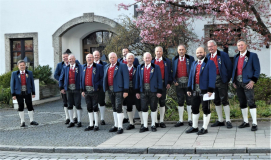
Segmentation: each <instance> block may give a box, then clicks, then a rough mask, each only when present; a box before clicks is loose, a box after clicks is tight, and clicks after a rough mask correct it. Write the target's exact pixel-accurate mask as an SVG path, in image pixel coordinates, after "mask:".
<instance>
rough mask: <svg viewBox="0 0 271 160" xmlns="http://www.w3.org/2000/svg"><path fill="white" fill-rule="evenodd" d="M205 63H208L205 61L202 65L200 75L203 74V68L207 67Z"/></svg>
mask: <svg viewBox="0 0 271 160" xmlns="http://www.w3.org/2000/svg"><path fill="white" fill-rule="evenodd" d="M205 65H206V63H205V62H204V61H203V62H202V64H201V67H200V73H199V74H200V75H201V74H202V72H203V69H204V68H205Z"/></svg>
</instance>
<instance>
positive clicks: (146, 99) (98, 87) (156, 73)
mask: <svg viewBox="0 0 271 160" xmlns="http://www.w3.org/2000/svg"><path fill="white" fill-rule="evenodd" d="M207 46H208V50H209V52H210V53H209V54H207V55H206V52H205V51H204V48H203V47H199V48H197V49H196V57H197V60H194V57H192V56H189V55H187V54H186V47H185V46H184V45H179V46H178V48H177V52H178V55H177V56H176V57H174V58H173V59H172V61H170V60H169V59H167V58H165V57H163V48H162V47H160V46H158V47H156V48H155V58H152V55H151V54H150V53H149V52H146V53H144V55H143V61H144V63H143V64H139V62H138V59H137V58H135V55H134V54H132V53H129V50H128V49H127V48H124V49H123V50H122V52H123V57H122V58H120V59H118V58H117V54H116V53H114V52H111V53H109V55H108V57H109V64H106V63H105V62H102V61H101V60H100V53H99V52H98V51H95V52H93V54H88V55H87V56H86V61H87V63H86V64H83V65H80V63H79V62H78V61H77V60H76V59H75V56H74V55H68V54H67V53H63V55H62V58H63V62H61V63H59V64H58V65H57V68H56V71H55V74H54V77H55V79H56V80H58V81H59V87H60V90H61V94H62V99H63V104H64V105H63V106H64V111H65V114H66V122H65V123H66V124H68V128H70V127H74V126H75V123H77V127H81V126H82V124H81V114H82V113H81V110H82V108H81V95H82V96H83V97H84V98H85V101H86V104H87V111H88V116H89V125H88V127H87V128H85V131H90V130H94V131H98V130H99V124H98V121H99V118H98V117H99V115H98V111H100V113H101V125H104V124H105V121H104V112H105V92H106V91H108V94H109V97H110V100H111V103H112V108H113V117H114V126H113V127H112V128H111V129H110V130H109V132H117V133H118V134H121V133H123V123H124V122H126V121H128V119H129V123H130V124H129V125H128V126H127V128H126V129H127V130H130V129H134V128H135V126H134V120H133V119H134V111H135V110H137V111H138V115H139V117H140V122H141V127H140V130H139V132H146V131H149V128H148V115H149V112H148V111H149V106H150V111H151V131H153V132H155V131H157V127H161V128H166V125H165V123H164V115H165V105H166V93H167V90H168V89H169V88H170V87H171V85H172V84H173V85H175V86H176V93H177V98H178V113H179V121H178V122H177V123H176V124H175V127H180V126H183V125H184V123H183V113H184V104H185V101H186V107H187V113H188V125H189V126H191V127H190V128H189V129H188V130H187V131H186V133H194V132H196V133H197V134H198V135H202V134H206V133H208V129H207V126H208V124H209V121H210V117H211V111H210V100H204V98H203V97H204V96H206V95H207V97H211V96H212V94H215V95H214V103H215V107H216V112H217V115H218V120H217V121H216V122H215V123H214V124H212V125H211V127H217V126H225V125H226V127H227V128H232V124H231V120H230V106H229V101H228V87H229V86H228V85H229V82H230V80H232V83H233V86H234V87H235V88H236V89H237V96H238V97H239V102H240V107H241V110H242V115H243V120H244V122H243V123H242V124H241V125H240V126H239V128H245V127H250V124H249V122H248V108H247V105H248V106H249V107H250V113H251V117H252V120H253V122H252V127H251V130H252V131H256V130H257V112H256V105H255V100H254V90H253V85H254V84H255V83H256V82H257V80H258V78H259V75H260V64H259V59H258V56H257V54H256V53H253V52H249V51H248V50H247V44H246V42H245V41H244V40H239V41H238V42H237V48H238V50H239V53H238V54H237V55H235V57H234V59H233V64H232V62H231V60H230V58H229V55H228V54H227V53H225V52H223V51H219V50H218V49H217V44H216V42H215V41H213V40H210V41H208V43H207ZM18 63H19V62H18ZM19 69H20V67H19ZM20 70H21V69H20ZM28 72H29V71H28ZM18 74H20V72H19V71H18V72H13V74H12V81H11V86H12V85H13V84H14V83H15V84H16V85H15V86H18V85H20V84H19V83H18V84H17V81H18V80H19V79H18V78H17V75H18ZM14 79H15V80H14ZM21 80H23V79H22V78H21ZM14 81H16V82H14ZM27 85H28V83H27ZM21 88H22V87H14V86H13V87H11V92H12V95H13V96H14V97H13V99H16V98H17V99H18V102H19V99H20V93H21V92H20V91H21ZM30 88H31V87H30ZM31 89H33V87H32V88H31ZM27 91H28V86H27ZM19 92H20V93H19ZM28 92H29V91H28ZM28 92H27V93H28ZM28 94H30V95H31V92H29V93H28ZM28 94H27V95H28ZM32 95H33V92H32ZM28 97H30V98H31V96H28ZM158 104H159V114H160V118H159V123H158V119H157V111H158ZM200 104H202V110H203V113H204V115H203V127H202V129H200V130H199V129H198V120H199V116H200V114H199V113H200V111H199V107H200ZM20 105H21V104H20V103H19V106H20ZM222 105H223V107H224V112H225V117H226V124H225V122H224V119H223V115H222ZM74 106H75V108H76V109H73V108H74ZM98 106H99V107H98ZM21 110H22V109H21V108H20V110H19V115H20V111H21ZM32 110H33V109H32ZM74 110H76V112H74ZM29 111H31V108H29ZM126 112H127V113H126ZM75 113H77V118H75V117H74V115H75ZM20 117H21V115H20ZM21 119H22V118H21ZM21 122H22V123H24V121H23V120H21ZM35 123H36V122H35Z"/></svg>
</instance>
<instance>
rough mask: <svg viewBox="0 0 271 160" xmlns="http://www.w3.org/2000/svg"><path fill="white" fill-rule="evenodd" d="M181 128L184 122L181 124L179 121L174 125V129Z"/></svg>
mask: <svg viewBox="0 0 271 160" xmlns="http://www.w3.org/2000/svg"><path fill="white" fill-rule="evenodd" d="M181 126H183V122H180V121H178V122H177V123H176V124H175V125H174V127H181Z"/></svg>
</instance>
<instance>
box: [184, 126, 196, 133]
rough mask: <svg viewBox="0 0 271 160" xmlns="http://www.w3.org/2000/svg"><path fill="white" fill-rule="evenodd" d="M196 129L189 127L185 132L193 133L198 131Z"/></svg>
mask: <svg viewBox="0 0 271 160" xmlns="http://www.w3.org/2000/svg"><path fill="white" fill-rule="evenodd" d="M198 131H199V129H198V128H193V127H191V128H189V129H188V130H186V131H185V133H195V132H198Z"/></svg>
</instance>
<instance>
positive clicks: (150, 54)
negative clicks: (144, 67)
mask: <svg viewBox="0 0 271 160" xmlns="http://www.w3.org/2000/svg"><path fill="white" fill-rule="evenodd" d="M146 54H150V52H145V53H144V54H143V57H145V55H146ZM150 55H151V54H150Z"/></svg>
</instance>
